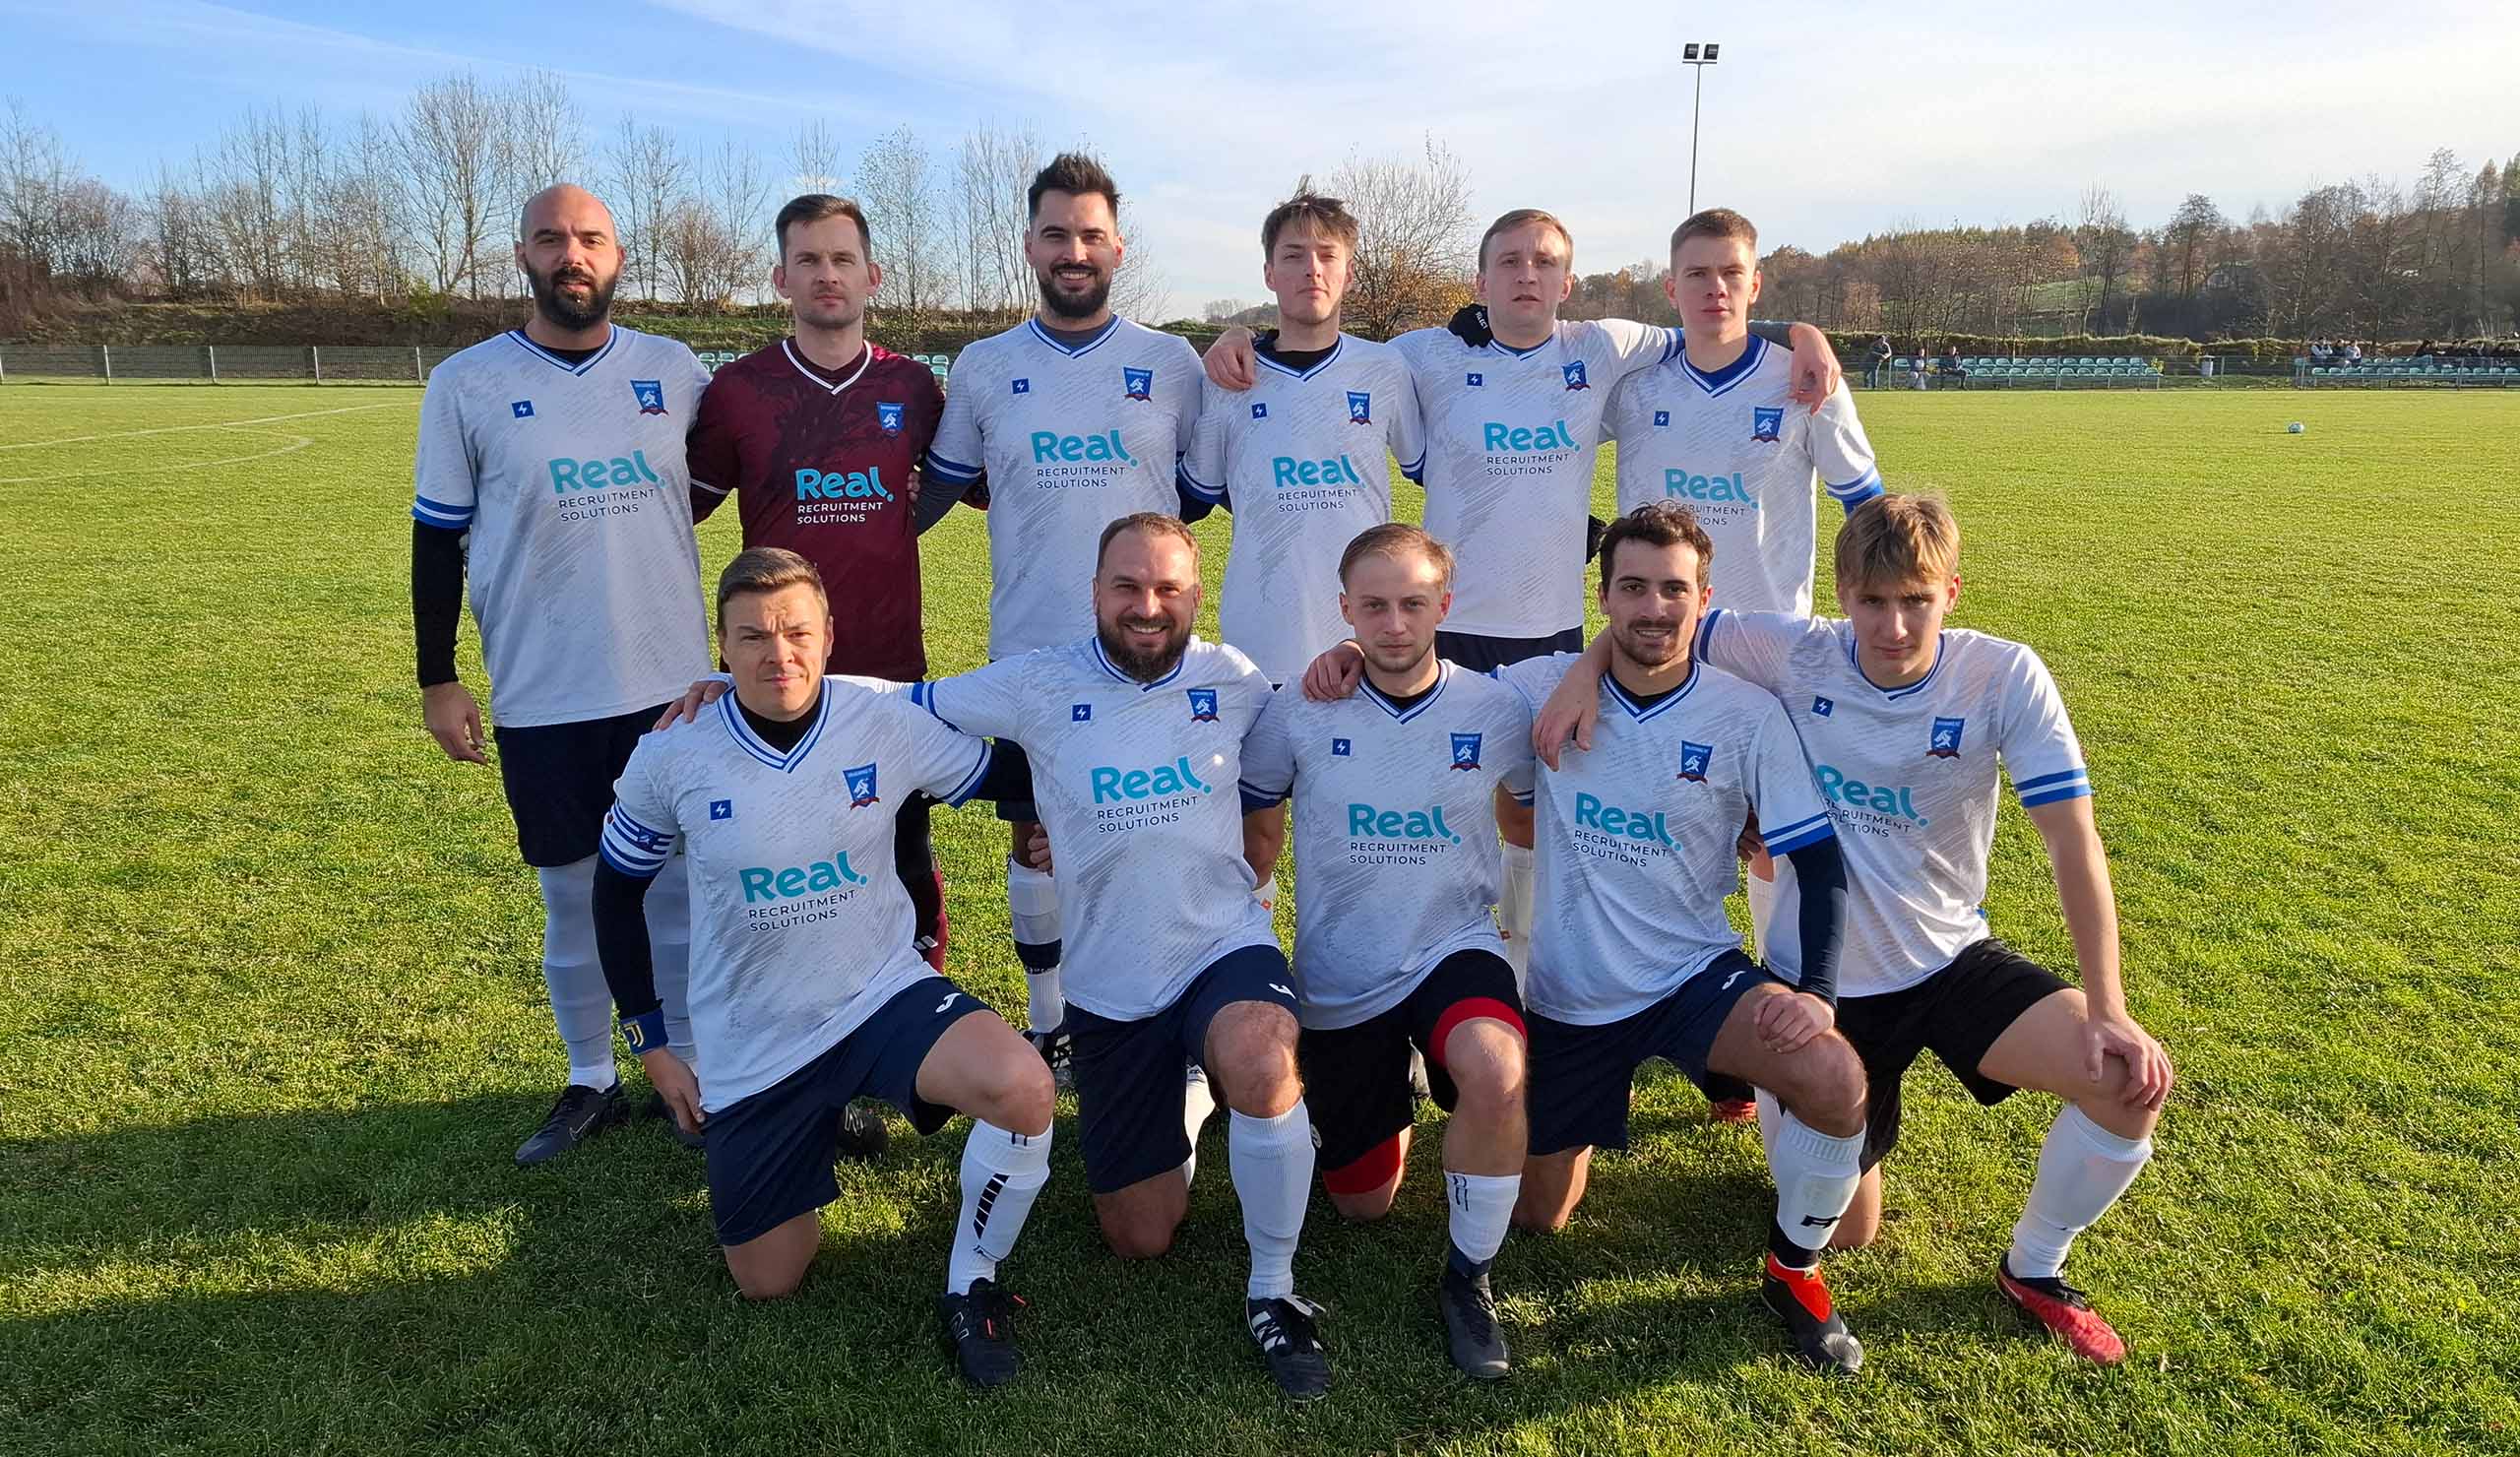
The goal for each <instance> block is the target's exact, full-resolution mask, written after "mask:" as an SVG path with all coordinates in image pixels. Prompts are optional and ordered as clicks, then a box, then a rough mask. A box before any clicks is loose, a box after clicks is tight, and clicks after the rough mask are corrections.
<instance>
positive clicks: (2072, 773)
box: [2012, 769, 2092, 809]
mask: <svg viewBox="0 0 2520 1457" xmlns="http://www.w3.org/2000/svg"><path fill="white" fill-rule="evenodd" d="M2012 790H2013V792H2014V793H2016V794H2018V795H2020V796H2021V807H2022V808H2024V809H2034V808H2037V807H2038V806H2039V805H2042V804H2053V803H2055V802H2056V801H2057V800H2059V799H2083V798H2088V797H2090V795H2091V792H2092V788H2091V773H2090V771H2088V770H2084V769H2061V770H2058V771H2057V772H2056V773H2054V774H2043V775H2041V776H2039V777H2038V778H2037V779H2025V780H2022V781H2020V782H2019V783H2017V784H2015V785H2014V786H2013V787H2012Z"/></svg>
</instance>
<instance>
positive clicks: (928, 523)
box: [911, 475, 963, 537]
mask: <svg viewBox="0 0 2520 1457" xmlns="http://www.w3.org/2000/svg"><path fill="white" fill-rule="evenodd" d="M962 498H963V492H962V490H961V489H960V488H959V487H953V486H948V485H947V484H946V483H945V482H944V481H942V480H931V479H929V478H928V477H926V476H925V475H921V476H920V477H919V478H918V503H917V505H915V506H914V507H913V508H912V510H911V523H912V524H913V525H914V526H915V527H916V528H917V529H918V530H917V535H919V536H922V537H923V536H926V535H927V529H928V528H929V527H932V526H934V525H936V523H938V522H940V521H943V520H944V519H945V513H946V512H948V511H951V510H953V509H954V503H955V502H956V501H959V500H961V499H962Z"/></svg>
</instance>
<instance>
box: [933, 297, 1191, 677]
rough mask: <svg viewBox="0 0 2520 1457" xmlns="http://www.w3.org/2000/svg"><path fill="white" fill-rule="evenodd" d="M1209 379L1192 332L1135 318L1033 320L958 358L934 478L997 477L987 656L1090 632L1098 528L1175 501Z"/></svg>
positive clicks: (956, 481)
mask: <svg viewBox="0 0 2520 1457" xmlns="http://www.w3.org/2000/svg"><path fill="white" fill-rule="evenodd" d="M1202 378H1203V376H1202V375H1201V373H1200V369H1199V357H1198V354H1197V352H1196V351H1195V350H1193V349H1192V348H1190V345H1189V342H1188V341H1186V340H1183V339H1180V338H1178V337H1177V336H1174V335H1168V334H1161V333H1158V332H1157V331H1155V330H1152V329H1148V328H1145V327H1144V326H1142V325H1139V324H1134V323H1131V322H1130V321H1128V320H1126V319H1114V320H1112V321H1111V322H1110V323H1109V324H1108V325H1106V326H1105V327H1104V328H1103V329H1102V330H1101V331H1100V332H1098V333H1096V334H1095V335H1093V336H1092V337H1091V338H1089V339H1087V340H1085V341H1084V342H1082V343H1079V344H1074V345H1070V344H1065V343H1062V342H1061V341H1059V340H1058V339H1057V338H1055V337H1053V336H1052V335H1051V334H1050V333H1049V332H1048V331H1047V330H1045V329H1043V328H1042V327H1041V326H1040V322H1039V321H1038V320H1026V321H1025V322H1024V323H1023V324H1020V325H1018V326H1016V327H1015V328H1013V329H1010V330H1008V331H1006V332H1005V333H1003V334H998V335H994V336H991V337H990V338H987V339H983V340H980V341H978V342H977V343H975V344H973V345H971V346H970V347H969V348H965V349H964V350H963V351H962V352H961V353H960V354H958V355H956V356H955V359H954V369H953V375H952V377H951V379H950V380H949V381H948V385H947V389H946V394H945V411H944V414H943V416H942V417H941V418H940V419H939V420H938V422H937V427H936V438H935V442H934V444H933V445H932V446H931V447H930V448H929V451H928V456H927V462H926V476H927V479H928V480H930V481H934V482H942V483H943V484H944V485H945V486H947V487H948V488H951V489H961V488H962V487H964V486H967V485H970V484H972V483H973V482H975V481H977V480H978V479H979V478H980V476H981V475H983V474H985V475H987V477H988V485H989V509H988V514H987V521H988V535H989V560H990V573H989V640H988V648H989V656H990V657H991V658H1007V657H1012V656H1014V655H1016V654H1019V653H1029V652H1032V651H1033V650H1035V649H1037V648H1046V647H1051V646H1054V645H1062V644H1066V643H1070V642H1074V641H1075V640H1076V639H1077V638H1078V637H1080V636H1081V635H1083V634H1084V633H1086V632H1088V631H1089V630H1091V628H1092V626H1093V611H1092V606H1091V602H1090V601H1089V599H1088V598H1087V596H1086V594H1085V593H1084V592H1083V590H1082V586H1083V584H1084V583H1087V582H1090V581H1092V580H1093V578H1094V565H1095V563H1094V557H1095V548H1096V545H1097V542H1098V540H1099V539H1100V538H1101V536H1102V532H1103V527H1105V526H1107V525H1108V524H1110V523H1111V522H1114V521H1117V520H1119V519H1120V518H1121V517H1123V516H1127V515H1130V514H1132V513H1135V512H1142V511H1144V512H1166V513H1168V512H1171V511H1173V510H1174V509H1176V508H1177V507H1178V505H1179V502H1180V497H1179V496H1178V495H1177V494H1176V492H1175V491H1174V488H1173V481H1174V477H1175V468H1176V463H1177V462H1178V461H1179V460H1180V458H1181V455H1182V453H1183V452H1184V451H1186V450H1187V449H1188V448H1189V444H1190V434H1191V431H1192V430H1193V429H1194V428H1195V427H1196V425H1197V423H1198V419H1199V411H1200V407H1201V403H1202V399H1203V396H1202V385H1201V380H1202ZM1115 385H1116V386H1117V388H1114V386H1115Z"/></svg>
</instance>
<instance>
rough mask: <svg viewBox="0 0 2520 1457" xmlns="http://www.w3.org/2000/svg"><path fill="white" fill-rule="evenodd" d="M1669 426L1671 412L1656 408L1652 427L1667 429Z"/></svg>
mask: <svg viewBox="0 0 2520 1457" xmlns="http://www.w3.org/2000/svg"><path fill="white" fill-rule="evenodd" d="M1670 427H1671V412H1670V411H1668V410H1658V411H1656V412H1654V428H1655V429H1658V430H1668V429H1670Z"/></svg>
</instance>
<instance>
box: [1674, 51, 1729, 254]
mask: <svg viewBox="0 0 2520 1457" xmlns="http://www.w3.org/2000/svg"><path fill="white" fill-rule="evenodd" d="M1720 48H1721V47H1720V45H1719V43H1718V42H1715V41H1711V40H1710V41H1707V42H1705V43H1704V44H1703V46H1701V45H1700V43H1699V42H1696V41H1691V42H1689V43H1688V44H1687V45H1685V46H1683V47H1681V50H1680V64H1681V65H1683V66H1686V67H1688V68H1689V69H1690V70H1691V71H1693V72H1695V73H1697V84H1696V87H1695V89H1694V94H1693V95H1691V96H1690V97H1689V213H1690V215H1691V216H1695V215H1696V213H1697V118H1698V111H1699V108H1700V105H1701V103H1703V102H1704V101H1705V99H1706V68H1707V67H1709V66H1712V65H1714V64H1715V54H1716V51H1717V50H1718V49H1720ZM1701 49H1703V50H1704V52H1705V56H1704V59H1700V57H1699V52H1700V50H1701Z"/></svg>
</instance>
